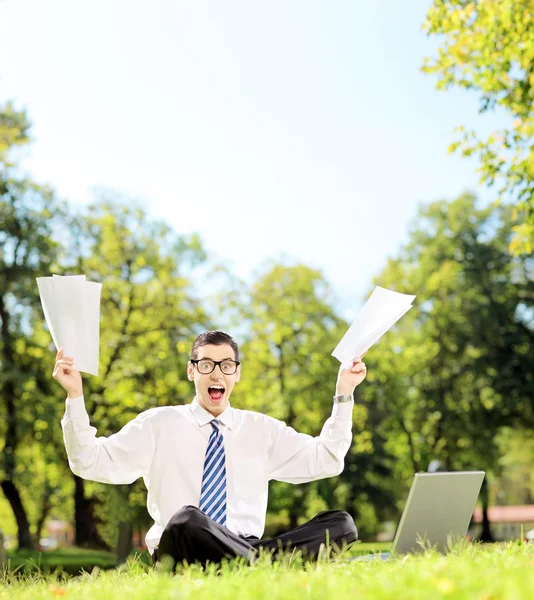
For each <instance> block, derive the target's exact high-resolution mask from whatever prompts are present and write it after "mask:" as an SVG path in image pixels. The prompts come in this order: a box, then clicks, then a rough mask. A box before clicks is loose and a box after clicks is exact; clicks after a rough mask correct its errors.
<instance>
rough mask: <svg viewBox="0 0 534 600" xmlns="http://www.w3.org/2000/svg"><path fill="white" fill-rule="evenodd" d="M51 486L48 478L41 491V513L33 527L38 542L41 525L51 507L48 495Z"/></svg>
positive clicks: (41, 531) (41, 535)
mask: <svg viewBox="0 0 534 600" xmlns="http://www.w3.org/2000/svg"><path fill="white" fill-rule="evenodd" d="M52 491H53V490H52V488H51V487H50V483H49V482H48V479H47V481H46V483H45V489H44V492H43V499H42V501H41V514H40V515H39V519H38V521H37V526H36V527H35V543H36V545H38V544H39V540H40V539H41V538H42V537H43V527H44V523H45V521H46V518H47V517H48V513H49V512H50V509H51V508H52V503H51V502H50V496H51V495H52Z"/></svg>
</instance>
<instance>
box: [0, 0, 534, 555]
mask: <svg viewBox="0 0 534 600" xmlns="http://www.w3.org/2000/svg"><path fill="white" fill-rule="evenodd" d="M533 19H534V8H533V5H532V2H528V1H527V2H502V3H500V5H499V6H497V5H496V4H495V3H489V2H486V3H484V2H472V3H468V2H454V1H450V2H441V1H438V0H436V1H435V2H433V3H432V2H420V3H417V2H414V3H409V4H406V3H398V2H392V1H390V2H386V1H381V2H373V3H371V2H367V3H363V2H348V1H345V2H338V3H337V2H336V3H325V2H316V3H304V2H292V3H282V2H274V3H269V4H260V3H258V4H255V3H246V2H229V3H215V2H198V3H194V4H193V3H179V2H178V3H174V2H164V1H161V2H155V3H150V5H149V3H148V2H141V1H139V2H128V3H125V2H119V1H117V2H111V3H105V2H93V3H91V5H89V4H83V5H82V4H76V3H68V2H60V1H50V2H37V1H35V2H31V1H29V0H28V1H21V2H14V1H13V0H7V1H6V2H3V3H2V4H0V32H1V35H0V56H1V57H2V59H1V63H0V101H1V108H0V161H1V163H0V166H1V168H0V194H1V196H0V202H1V204H0V211H1V212H0V219H1V229H0V243H1V250H0V320H1V338H0V350H1V359H0V360H1V365H2V369H1V376H0V399H1V404H0V411H2V412H1V419H0V435H1V442H0V444H2V464H1V467H0V469H1V487H2V492H3V495H2V496H1V497H0V527H1V529H2V530H3V533H4V536H5V538H6V540H7V544H6V545H7V547H8V548H9V549H10V550H14V549H16V548H22V549H26V550H28V551H30V550H31V549H38V548H46V547H50V546H55V545H56V544H59V545H62V544H72V543H74V544H76V546H79V547H85V548H103V549H108V550H111V551H113V552H116V551H118V553H119V555H120V558H121V559H122V558H124V556H125V555H126V554H127V553H128V551H129V550H130V549H131V548H132V545H137V547H141V544H142V535H143V533H144V531H146V529H147V528H148V527H149V526H150V520H149V518H148V515H147V513H146V509H145V491H144V489H143V484H142V482H141V481H137V482H135V483H133V484H132V485H129V486H104V485H99V484H95V483H92V482H86V481H83V480H81V479H80V478H78V477H76V476H74V475H73V474H72V473H71V472H70V470H69V468H68V464H67V460H66V455H65V451H64V448H63V442H62V436H61V428H60V424H59V421H60V419H61V416H62V414H63V411H64V394H63V393H62V390H61V389H60V388H59V386H58V385H57V384H56V383H55V382H54V381H53V380H52V378H51V371H52V364H53V359H54V349H53V347H52V345H51V339H50V335H49V333H48V331H47V330H46V328H45V325H44V318H43V314H42V309H41V306H40V302H39V297H38V293H37V286H36V283H35V278H36V277H39V276H47V275H50V274H52V273H59V274H74V273H84V274H86V275H87V277H88V279H90V280H93V281H99V282H102V284H103V297H102V310H101V314H102V322H101V362H100V373H101V374H100V375H99V376H98V377H89V376H86V377H85V378H84V386H85V393H86V398H87V405H88V410H89V413H90V415H91V417H92V423H93V425H95V426H96V427H97V429H98V434H99V435H109V434H111V433H112V432H115V431H117V430H118V429H119V428H120V427H121V426H122V425H124V424H125V423H126V422H127V421H128V420H130V419H131V418H133V417H134V416H135V415H136V414H138V413H139V412H140V411H142V410H145V409H147V408H151V407H153V406H163V405H166V404H169V403H170V404H181V403H187V402H190V400H191V398H192V392H193V390H192V388H191V384H190V383H189V382H188V381H187V379H186V377H185V369H186V363H187V359H188V357H189V349H190V346H191V343H192V341H193V339H194V338H195V336H196V335H197V334H198V333H199V332H200V331H202V330H204V329H206V328H218V329H224V330H227V331H228V332H230V333H232V334H233V335H234V337H236V339H237V340H238V341H239V342H240V345H241V349H242V361H243V377H242V381H241V382H240V384H239V385H238V386H237V387H236V388H235V391H234V393H233V396H232V404H233V405H234V406H236V407H239V408H249V409H253V410H259V411H262V412H266V413H268V414H270V415H272V416H275V417H277V418H280V419H283V420H284V421H286V422H287V423H288V424H290V425H292V426H294V427H295V428H296V429H297V430H300V431H304V432H307V433H310V434H318V433H319V431H320V428H321V426H322V424H323V422H324V421H325V419H326V418H327V417H328V415H329V413H330V409H331V397H332V394H333V391H334V384H335V377H336V372H337V368H338V363H337V361H336V360H335V359H334V358H333V357H332V356H331V351H332V350H333V348H334V347H335V346H336V344H337V342H338V341H339V339H340V338H341V336H342V335H343V334H344V332H345V331H346V329H347V327H348V325H349V324H350V322H351V320H352V319H353V318H354V317H355V315H356V313H357V311H358V309H359V308H360V306H361V305H362V302H363V301H364V300H365V299H366V298H367V297H368V295H369V293H370V292H371V291H372V289H373V288H374V286H375V285H376V284H378V285H382V286H384V287H388V288H390V289H394V290H396V291H399V292H405V293H410V294H411V293H414V294H417V299H416V303H415V307H414V309H413V310H411V311H410V312H409V313H408V314H407V315H406V316H405V317H404V318H403V319H402V320H401V322H400V323H399V325H398V326H397V327H396V328H395V329H394V330H393V331H391V332H389V333H388V334H387V335H386V336H385V337H384V339H383V340H381V341H380V343H379V344H378V345H377V346H376V347H374V348H373V349H372V350H371V351H370V352H369V354H368V356H367V357H366V363H367V365H368V370H369V375H368V378H367V380H366V382H365V383H364V384H363V385H362V386H361V387H360V388H358V390H357V394H356V406H355V409H354V430H353V431H354V439H353V444H352V446H351V449H350V451H349V454H348V456H347V459H346V466H345V470H344V472H343V474H342V475H341V476H340V477H339V478H333V479H329V480H323V481H319V482H314V483H311V484H307V485H303V486H289V485H285V484H278V483H273V484H272V485H271V492H270V503H269V514H268V527H267V533H275V532H277V531H279V530H281V529H285V528H287V527H291V526H294V525H296V524H298V523H299V522H300V521H303V520H306V519H308V518H309V517H310V516H312V515H313V514H315V513H316V512H318V511H319V510H322V509H325V508H332V507H337V508H342V509H345V510H348V511H349V512H350V513H351V514H352V515H353V516H354V518H355V521H356V523H357V525H358V528H359V531H360V535H361V537H362V538H363V539H371V540H374V539H376V538H377V536H379V535H382V536H383V539H386V538H387V537H388V535H389V536H391V535H392V532H393V530H394V526H395V523H396V521H397V519H398V517H399V514H400V510H401V509H402V506H403V503H404V500H405V498H406V494H407V490H408V488H409V485H410V483H411V480H412V476H413V473H414V472H417V471H425V470H427V469H428V468H430V467H431V465H432V468H441V469H447V470H459V469H484V470H485V471H486V472H487V478H486V482H485V485H484V487H483V490H482V493H481V497H480V506H479V509H480V510H479V512H477V520H481V521H482V523H481V524H480V525H479V526H475V527H473V530H472V531H473V535H475V536H481V537H482V538H483V539H485V540H489V539H492V536H493V537H497V538H509V537H514V536H516V537H517V536H518V535H519V531H520V526H521V525H523V526H525V528H526V529H529V528H533V527H534V516H533V514H532V505H533V504H534V477H533V475H532V471H533V464H534V434H533V432H534V410H533V398H534V377H533V372H532V356H533V351H532V347H533V339H534V312H533V306H534V284H533V261H532V231H533V229H532V214H533V211H532V193H533V189H534V166H533V165H534V160H533V150H532V148H533V146H532V139H533V136H534V124H533V115H532V100H533V96H534V92H533V89H534V75H533V71H532V64H534V41H533V36H534V34H533V33H532V21H533ZM488 23H489V24H490V25H488ZM22 24H23V27H22ZM528 36H530V37H528ZM525 40H527V41H528V40H529V41H530V45H529V44H528V43H526V42H525ZM519 42H521V43H519ZM448 45H449V46H448ZM425 58H428V59H429V60H428V62H426V61H425ZM425 65H426V66H425ZM436 86H437V87H438V88H441V89H436ZM466 87H467V88H470V89H465V88H466ZM456 126H465V130H463V131H456V132H455V131H454V128H455V127H456ZM471 130H474V131H475V132H476V133H473V134H471ZM464 135H465V138H464ZM451 145H452V147H451ZM506 506H508V507H516V508H514V509H511V510H508V511H506V510H502V509H501V511H500V513H499V511H493V515H494V517H495V518H494V520H495V519H498V518H500V519H501V520H504V521H505V522H504V524H503V523H493V524H492V523H490V521H489V516H490V515H491V514H492V513H491V511H489V509H490V507H506ZM519 507H520V508H519ZM497 515H501V516H500V517H498V516H497ZM503 515H504V516H503ZM119 538H120V543H119Z"/></svg>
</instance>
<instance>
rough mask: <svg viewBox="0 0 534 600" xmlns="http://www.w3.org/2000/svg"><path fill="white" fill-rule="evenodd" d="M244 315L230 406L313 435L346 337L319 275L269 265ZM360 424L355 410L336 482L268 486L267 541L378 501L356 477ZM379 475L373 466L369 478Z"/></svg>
mask: <svg viewBox="0 0 534 600" xmlns="http://www.w3.org/2000/svg"><path fill="white" fill-rule="evenodd" d="M246 307H247V309H246V311H245V314H244V316H245V318H247V317H248V319H249V322H248V325H247V329H248V333H247V336H248V337H247V340H246V342H245V343H244V344H243V345H242V355H243V367H242V379H241V382H240V384H239V385H238V386H236V388H235V391H234V397H235V400H234V404H235V405H236V406H238V407H242V408H248V409H251V410H258V411H260V412H264V413H266V414H269V415H271V416H273V417H276V418H279V419H281V420H283V421H285V422H286V423H287V424H288V425H289V426H291V427H294V428H295V429H296V430H297V431H301V432H304V433H309V434H311V435H318V434H319V432H320V430H321V428H322V426H323V424H324V422H325V421H326V419H327V418H328V417H329V416H330V413H331V411H332V396H333V395H334V392H335V383H336V377H337V370H338V367H339V363H338V362H337V360H335V359H334V358H332V356H331V352H332V350H333V349H334V348H335V346H336V345H337V343H338V342H339V340H340V339H341V337H342V336H343V334H344V333H345V331H346V329H347V324H346V323H345V322H344V321H343V320H342V319H341V318H340V317H339V316H338V315H337V314H336V312H335V310H334V308H333V298H332V294H331V292H330V289H329V286H328V284H327V283H326V282H325V280H324V278H323V277H322V275H321V273H320V272H319V271H316V270H313V269H310V268H309V267H306V266H304V265H294V266H287V265H281V264H274V265H269V266H268V267H267V268H265V269H264V272H263V273H262V274H261V275H260V276H259V277H258V279H257V280H256V281H255V282H254V284H253V285H252V289H251V291H250V300H249V301H248V302H247V303H246ZM365 417H366V414H365V411H363V410H362V409H361V407H356V408H355V421H356V422H357V426H356V428H355V434H354V435H355V443H354V444H353V448H351V453H350V455H349V457H348V458H347V461H346V468H345V471H344V473H343V474H342V476H340V477H339V478H330V479H326V480H320V481H317V482H312V483H309V484H305V485H298V486H294V485H289V484H285V483H280V482H274V483H273V484H271V489H270V503H269V518H268V522H271V523H274V527H269V531H268V534H273V533H275V532H276V530H277V529H282V528H283V527H287V526H289V527H295V526H297V524H299V523H300V522H302V521H304V520H306V519H308V518H310V517H312V516H314V514H315V513H317V512H318V511H320V510H325V509H327V508H332V507H333V506H339V507H341V508H347V509H349V510H352V511H353V513H355V515H356V516H358V514H359V513H360V511H363V504H364V503H365V502H366V501H367V502H368V501H369V497H366V493H367V492H369V489H371V494H370V497H371V498H372V499H376V496H378V494H377V493H376V494H374V495H373V491H376V490H377V486H376V485H374V486H373V485H369V483H370V482H369V480H368V479H367V478H366V475H367V474H369V473H367V474H366V473H364V471H363V470H362V467H363V468H365V467H366V466H369V465H368V464H367V463H368V462H369V457H370V456H372V455H373V454H372V449H371V448H370V447H364V446H363V445H362V443H361V442H360V440H359V437H360V436H362V435H365V434H364V433H363V430H364V428H365V420H366V419H365ZM379 450H380V446H379V444H377V447H376V448H375V451H376V452H375V454H374V456H375V459H376V460H375V461H374V462H373V460H372V459H371V461H370V462H372V463H373V466H377V464H378V463H379V461H380V459H381V455H380V452H379ZM379 471H380V468H379V467H378V466H377V469H376V471H375V477H378V473H379ZM368 504H369V502H368ZM284 517H285V519H284Z"/></svg>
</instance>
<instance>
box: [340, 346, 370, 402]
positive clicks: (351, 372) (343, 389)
mask: <svg viewBox="0 0 534 600" xmlns="http://www.w3.org/2000/svg"><path fill="white" fill-rule="evenodd" d="M364 356H365V353H364V354H362V356H361V358H355V359H354V360H353V361H352V367H351V368H350V369H344V368H343V367H339V373H338V375H337V383H336V396H352V394H354V389H355V388H356V386H357V385H360V383H361V382H362V381H363V380H364V379H365V376H366V375H367V368H366V366H365V363H363V362H362V358H363V357H364Z"/></svg>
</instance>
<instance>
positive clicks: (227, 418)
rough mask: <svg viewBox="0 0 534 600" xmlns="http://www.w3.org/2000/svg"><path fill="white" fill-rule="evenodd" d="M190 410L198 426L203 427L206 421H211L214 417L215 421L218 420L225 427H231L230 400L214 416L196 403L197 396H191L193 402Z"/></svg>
mask: <svg viewBox="0 0 534 600" xmlns="http://www.w3.org/2000/svg"><path fill="white" fill-rule="evenodd" d="M190 406H191V412H192V413H193V415H194V417H195V418H196V420H197V423H198V426H199V427H203V426H204V425H207V424H208V423H211V422H212V421H213V420H214V419H215V418H217V421H220V422H221V423H222V424H223V425H224V426H225V427H228V429H232V423H233V418H232V407H231V406H230V402H228V406H227V407H226V408H225V409H224V410H223V412H222V413H221V414H220V415H219V416H218V417H214V416H213V415H212V414H211V413H210V412H208V411H207V410H206V409H205V408H202V406H200V404H199V403H198V400H197V397H196V396H195V397H194V398H193V402H191V405H190Z"/></svg>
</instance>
